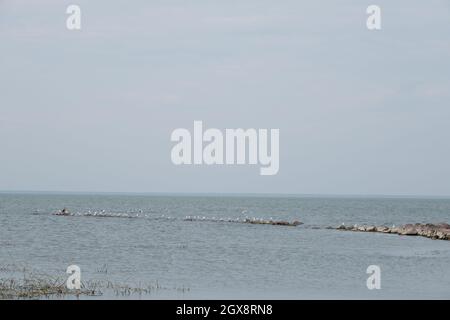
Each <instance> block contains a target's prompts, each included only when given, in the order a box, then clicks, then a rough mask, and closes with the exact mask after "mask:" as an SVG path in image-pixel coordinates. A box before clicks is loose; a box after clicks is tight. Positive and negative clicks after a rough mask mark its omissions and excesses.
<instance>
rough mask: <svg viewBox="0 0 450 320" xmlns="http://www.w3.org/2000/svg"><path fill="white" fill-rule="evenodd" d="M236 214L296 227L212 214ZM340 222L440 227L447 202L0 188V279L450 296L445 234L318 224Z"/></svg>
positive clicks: (298, 295) (238, 291) (297, 295)
mask: <svg viewBox="0 0 450 320" xmlns="http://www.w3.org/2000/svg"><path fill="white" fill-rule="evenodd" d="M64 207H67V208H68V209H69V210H70V211H71V213H72V214H73V215H72V216H56V215H54V213H55V212H56V211H57V210H60V209H62V208H64ZM187 216H199V220H197V221H185V218H186V217H187ZM203 217H205V219H206V218H209V219H212V220H215V221H203V220H202V219H203ZM245 217H249V218H253V217H255V218H264V219H269V218H273V219H275V220H288V221H292V220H300V221H302V222H304V224H303V225H301V226H297V227H286V226H272V225H252V224H240V223H230V222H225V221H220V220H221V219H237V218H239V219H243V218H245ZM342 222H344V223H346V224H355V223H356V224H364V223H366V224H377V225H381V224H386V225H388V226H391V225H392V224H395V225H400V224H405V223H416V222H430V223H437V222H447V223H448V222H450V199H414V198H379V199H378V198H349V197H345V198H339V197H330V198H326V197H288V196H279V197H277V196H246V197H244V196H236V197H234V196H175V195H158V196H156V195H95V194H90V195H75V194H64V195H63V194H60V195H51V194H0V277H3V278H5V277H10V276H12V274H13V276H18V277H20V272H19V270H20V269H21V268H27V269H29V270H33V272H38V273H42V274H47V275H52V276H55V277H60V278H62V279H64V278H66V277H67V275H66V274H65V271H66V268H67V266H69V265H72V264H76V265H78V266H80V268H81V274H82V281H87V280H92V281H94V280H107V281H111V282H115V283H122V284H127V285H130V286H135V287H138V286H144V285H147V284H155V283H157V284H158V289H157V290H153V291H152V292H151V293H148V294H145V295H131V296H127V298H131V299H197V298H201V299H216V298H217V299H220V298H225V299H227V298H235V299H236V298H237V299H309V298H314V299H316V298H324V299H329V298H337V299H347V298H348V299H392V298H405V299H416V298H425V299H428V298H437V299H449V298H450V241H438V240H430V239H427V238H422V237H406V236H398V235H389V234H376V233H355V232H341V231H336V230H328V229H325V227H327V226H337V225H340V224H341V223H342ZM369 265H378V266H380V268H381V289H380V290H368V289H367V286H366V280H367V277H368V276H369V275H368V274H366V269H367V267H368V266H369ZM97 298H124V296H120V295H118V294H117V293H115V294H114V293H113V292H109V293H108V292H105V293H104V295H103V296H101V297H97Z"/></svg>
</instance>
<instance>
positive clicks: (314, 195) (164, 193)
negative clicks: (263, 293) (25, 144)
mask: <svg viewBox="0 0 450 320" xmlns="http://www.w3.org/2000/svg"><path fill="white" fill-rule="evenodd" d="M0 194H37V195H39V194H41V195H45V194H48V195H52V194H53V195H64V194H67V195H139V196H145V195H147V196H151V195H159V196H171V195H172V196H225V197H233V196H234V197H245V196H249V197H258V196H262V197H263V196H267V197H305V198H306V197H311V198H326V197H329V198H352V197H353V198H409V199H414V198H415V199H429V198H433V199H438V198H439V199H450V195H424V194H404V195H402V194H375V193H374V194H362V193H361V194H353V193H270V192H259V193H258V192H256V193H252V192H240V193H236V192H183V191H181V192H176V191H158V192H155V191H55V190H0Z"/></svg>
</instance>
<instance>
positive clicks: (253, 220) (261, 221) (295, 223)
mask: <svg viewBox="0 0 450 320" xmlns="http://www.w3.org/2000/svg"><path fill="white" fill-rule="evenodd" d="M184 220H185V221H213V222H233V223H249V224H268V225H273V226H291V227H295V226H298V225H301V224H303V223H302V222H300V221H298V220H294V221H292V222H290V221H276V220H272V219H269V220H266V219H258V218H245V219H240V218H238V219H224V218H219V219H216V218H214V217H213V218H208V217H199V216H194V217H190V216H188V217H186V218H185V219H184Z"/></svg>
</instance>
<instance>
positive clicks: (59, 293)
mask: <svg viewBox="0 0 450 320" xmlns="http://www.w3.org/2000/svg"><path fill="white" fill-rule="evenodd" d="M98 272H100V271H98ZM5 273H10V274H9V275H6V274H5ZM101 273H104V272H101ZM66 281H67V279H66V278H65V277H53V276H50V275H47V274H42V273H38V272H36V271H30V270H29V269H28V268H26V267H18V266H15V265H4V266H0V300H34V299H36V300H39V299H50V300H51V299H80V298H88V299H89V298H95V297H97V298H98V297H101V296H106V298H109V297H114V296H115V297H120V298H126V297H130V296H136V297H137V298H140V297H142V296H143V295H151V294H154V293H157V292H158V291H161V290H176V291H177V292H180V293H185V292H189V291H190V288H188V287H184V286H183V287H174V288H169V287H165V286H162V285H161V284H159V283H158V282H157V281H156V282H155V283H147V284H142V283H139V284H138V285H135V286H134V285H128V284H124V283H119V282H113V281H110V280H105V279H99V280H88V281H82V282H81V288H80V289H68V288H67V285H66Z"/></svg>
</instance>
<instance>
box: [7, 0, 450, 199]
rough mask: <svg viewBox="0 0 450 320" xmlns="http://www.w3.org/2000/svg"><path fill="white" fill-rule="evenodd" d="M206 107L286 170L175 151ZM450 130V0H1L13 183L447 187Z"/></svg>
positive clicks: (79, 187)
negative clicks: (256, 135) (274, 138)
mask: <svg viewBox="0 0 450 320" xmlns="http://www.w3.org/2000/svg"><path fill="white" fill-rule="evenodd" d="M69 4H78V5H80V7H81V10H82V30H81V31H68V30H67V29H66V25H65V23H66V18H67V15H66V13H65V11H66V8H67V6H68V5H69ZM370 4H377V5H379V6H380V7H381V9H382V30H380V31H369V30H367V28H366V17H367V15H366V13H365V11H366V8H367V6H368V5H370ZM194 120H203V122H204V125H205V126H207V127H214V128H220V129H225V128H239V127H242V128H268V129H270V128H279V129H280V171H279V173H278V175H275V176H260V175H259V166H212V167H211V166H175V165H173V164H172V162H171V159H170V150H171V148H172V146H173V145H174V143H172V142H170V134H171V132H172V130H174V129H176V128H179V127H186V128H189V129H191V128H192V125H193V121H194ZM191 130H192V129H191ZM449 139H450V2H449V1H448V0H431V1H379V0H376V1H370V2H365V1H360V0H354V1H347V0H343V1H331V0H329V1H308V2H306V1H300V0H287V1H285V0H283V1H273V0H272V1H265V0H239V1H230V0H227V1H181V0H180V1H170V0H164V1H162V0H161V1H148V0H145V1H144V0H142V1H132V2H130V1H103V0H101V1H100V0H96V1H92V0H89V1H87V0H86V1H81V0H73V1H61V0H54V1H50V0H42V1H25V0H6V1H5V0H3V1H2V0H0V150H1V151H0V152H1V153H0V190H56V191H125V192H133V191H137V192H234V193H239V192H250V193H258V192H268V193H308V194H311V193H320V194H330V193H331V194H388V195H389V194H400V195H402V194H422V195H450V148H449V146H450V142H449Z"/></svg>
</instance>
